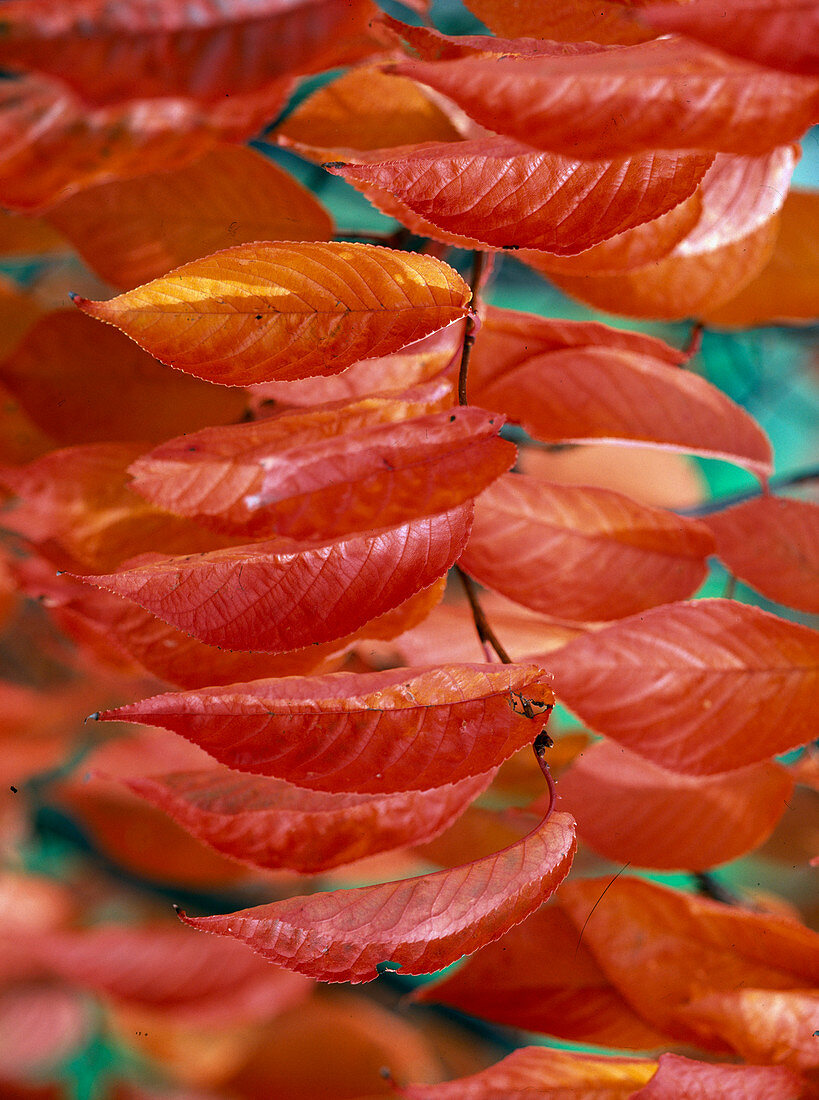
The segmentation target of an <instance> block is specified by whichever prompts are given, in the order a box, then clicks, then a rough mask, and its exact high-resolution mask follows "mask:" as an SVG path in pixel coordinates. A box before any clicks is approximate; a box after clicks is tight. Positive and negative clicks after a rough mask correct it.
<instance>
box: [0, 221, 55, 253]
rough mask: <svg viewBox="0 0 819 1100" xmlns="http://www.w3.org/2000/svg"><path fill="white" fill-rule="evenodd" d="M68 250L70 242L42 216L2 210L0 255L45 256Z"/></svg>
mask: <svg viewBox="0 0 819 1100" xmlns="http://www.w3.org/2000/svg"><path fill="white" fill-rule="evenodd" d="M67 251H68V242H67V241H66V240H64V239H63V237H62V235H61V234H60V233H58V232H57V231H56V230H54V229H52V228H51V226H50V225H49V224H48V222H46V221H43V220H42V219H40V218H27V217H25V216H23V215H22V214H14V213H12V212H11V211H9V210H2V211H0V255H2V256H43V255H48V254H49V253H51V254H59V253H63V252H67Z"/></svg>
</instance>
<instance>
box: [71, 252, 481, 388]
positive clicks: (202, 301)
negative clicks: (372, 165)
mask: <svg viewBox="0 0 819 1100" xmlns="http://www.w3.org/2000/svg"><path fill="white" fill-rule="evenodd" d="M469 298H470V292H469V287H468V286H467V285H466V283H464V281H463V279H461V277H460V276H459V275H458V274H457V273H456V272H455V271H453V269H452V268H450V267H448V266H447V265H446V264H444V263H441V262H440V261H439V260H435V259H432V258H431V257H428V256H421V255H418V254H416V253H409V252H395V251H393V250H391V249H387V248H379V247H376V246H374V245H364V244H344V243H328V244H300V245H299V244H297V245H287V244H278V243H275V244H255V245H238V246H237V247H236V248H229V249H226V250H224V251H222V252H217V253H216V254H215V255H213V256H207V257H205V258H204V259H202V260H195V261H193V262H192V263H189V264H184V265H183V266H182V267H180V268H177V269H176V271H173V272H171V273H170V274H169V275H167V276H165V277H164V278H161V279H155V280H154V281H153V282H151V283H148V284H146V285H145V286H143V287H138V288H137V289H136V290H132V291H128V292H126V293H125V294H121V295H120V296H119V297H118V298H114V299H112V300H111V301H110V302H90V301H87V300H86V299H77V300H76V301H77V305H79V307H80V308H81V309H83V310H84V311H85V312H86V313H88V314H89V315H90V316H92V317H96V318H97V319H98V320H102V321H107V322H108V323H109V324H112V325H116V327H117V328H119V329H121V330H122V331H123V332H124V333H126V335H128V336H130V337H131V339H132V340H135V341H136V342H137V343H138V344H140V345H141V346H142V347H144V348H146V349H147V350H148V351H150V353H151V354H152V355H155V356H156V357H157V358H158V359H160V360H161V361H162V362H164V363H168V364H169V365H171V366H174V367H177V368H178V369H180V370H183V371H186V372H187V373H189V374H194V375H196V376H197V377H199V378H206V379H208V380H209V381H212V382H219V383H221V384H222V385H226V386H231V385H232V386H242V385H250V384H252V383H254V382H264V381H267V380H270V379H274V378H278V379H283V380H287V379H294V378H306V377H308V376H310V375H313V374H337V373H338V372H339V371H342V370H344V369H345V367H349V366H351V365H352V364H353V363H355V362H357V361H358V360H360V359H366V358H375V357H377V356H380V355H388V354H390V353H391V352H395V351H398V350H399V349H401V348H402V347H404V346H405V345H406V344H410V343H412V342H413V341H415V340H420V339H421V338H422V337H424V336H427V335H429V334H430V333H432V332H435V331H436V330H438V329H441V328H445V327H446V326H447V325H449V324H451V323H452V322H453V321H457V320H458V319H459V318H461V317H463V316H465V314H466V307H467V303H468V302H469Z"/></svg>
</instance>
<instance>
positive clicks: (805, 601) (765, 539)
mask: <svg viewBox="0 0 819 1100" xmlns="http://www.w3.org/2000/svg"><path fill="white" fill-rule="evenodd" d="M703 522H704V523H705V524H706V525H707V526H708V527H710V528H711V530H712V531H713V532H714V535H715V537H716V540H717V555H718V557H719V558H720V559H721V560H722V561H723V562H724V563H725V565H726V566H727V567H728V569H729V570H730V571H731V572H732V573H733V574H734V575H735V576H737V577H739V578H740V579H741V580H743V581H745V582H746V583H747V584H750V585H751V587H752V588H756V589H757V591H758V592H761V593H762V595H763V596H767V597H768V599H771V600H776V601H777V603H782V604H785V605H787V606H789V607H797V608H799V609H800V610H802V611H808V612H813V613H814V614H816V613H819V554H818V553H817V545H818V544H819V507H817V505H815V504H811V502H810V501H803V500H791V499H790V498H789V497H777V496H768V495H766V496H761V497H757V498H756V499H754V500H749V501H746V502H745V503H744V504H737V505H735V506H734V507H733V508H726V509H725V510H724V511H722V512H714V513H713V514H711V515H708V516H705V517H704V519H703Z"/></svg>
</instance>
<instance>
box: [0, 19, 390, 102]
mask: <svg viewBox="0 0 819 1100" xmlns="http://www.w3.org/2000/svg"><path fill="white" fill-rule="evenodd" d="M371 15H372V8H371V7H370V5H369V3H368V0H302V2H298V0H296V2H293V0H290V2H287V0H284V2H283V0H232V2H231V4H230V6H229V7H225V5H223V4H220V3H218V2H215V0H196V2H195V3H194V4H193V5H191V4H186V3H184V0H159V2H154V3H152V4H150V5H149V6H147V5H145V4H140V3H138V2H137V0H124V2H121V3H119V4H117V5H116V6H114V7H112V6H111V5H109V4H106V3H105V2H104V0H77V2H75V3H74V4H72V5H71V6H65V7H60V8H55V7H53V6H52V5H50V4H48V3H47V2H45V0H34V3H31V2H30V0H22V2H20V0H11V2H10V3H7V4H5V5H4V9H3V24H2V28H3V31H4V34H3V36H2V48H0V61H2V63H3V64H4V65H5V66H6V67H9V68H16V67H22V68H33V69H37V70H39V71H41V72H47V73H50V74H51V75H53V76H57V77H59V78H60V79H62V80H65V81H66V82H68V83H69V84H70V85H71V86H72V87H73V88H74V89H75V90H76V91H77V92H78V93H79V94H80V95H81V96H82V97H83V99H85V100H86V102H88V103H92V104H97V105H104V104H108V103H116V102H121V101H124V100H129V99H135V98H137V97H139V96H144V97H155V96H174V95H187V96H192V97H196V98H197V99H200V100H202V101H203V102H208V101H212V100H217V99H219V98H220V97H222V96H225V95H226V94H241V93H243V92H251V91H255V90H256V89H258V88H259V87H261V86H263V85H265V84H267V83H268V82H269V81H270V80H272V79H273V78H275V77H280V76H283V75H285V74H287V73H291V72H308V71H311V70H314V69H322V68H324V67H325V66H332V65H333V64H338V63H339V61H343V60H344V59H345V52H346V51H347V50H348V49H349V48H350V47H351V46H353V45H354V44H355V45H357V44H358V43H357V42H356V40H357V39H359V38H363V32H364V29H365V27H366V23H367V20H368V19H369V18H370V17H371Z"/></svg>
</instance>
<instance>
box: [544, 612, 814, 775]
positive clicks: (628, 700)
mask: <svg viewBox="0 0 819 1100" xmlns="http://www.w3.org/2000/svg"><path fill="white" fill-rule="evenodd" d="M817 658H819V634H817V632H816V631H813V630H810V629H809V628H808V627H806V626H801V625H800V624H798V623H791V622H787V621H786V620H784V619H778V618H777V617H776V616H775V615H769V614H768V613H767V612H765V611H760V610H759V609H758V608H756V607H749V606H746V605H745V604H740V603H734V602H733V601H731V600H696V601H694V602H693V603H677V604H670V605H668V606H665V607H656V608H652V609H651V610H649V611H646V612H643V613H642V614H641V615H635V616H633V617H631V618H629V619H622V620H621V621H620V622H618V623H615V624H613V625H611V626H607V627H605V628H604V629H603V630H600V631H597V632H595V633H592V634H586V635H583V636H582V637H580V638H576V639H575V640H574V641H571V642H569V643H568V645H566V646H564V647H563V649H560V650H557V651H556V652H555V653H552V654H551V655H550V656H549V660H548V668H549V671H550V672H551V673H552V674H553V675H554V678H555V690H556V692H557V695H558V698H559V699H560V701H561V702H563V703H565V704H566V705H567V706H568V707H570V708H571V709H572V710H573V711H575V713H577V714H578V715H579V716H580V717H581V718H582V719H583V721H584V722H586V723H588V725H590V726H591V727H592V728H593V729H596V730H597V731H598V732H600V733H604V734H606V736H608V737H611V738H612V739H613V740H615V741H617V742H618V743H619V744H622V745H624V746H625V747H626V748H628V749H631V750H632V751H633V752H636V753H638V754H639V755H640V756H645V757H647V758H648V759H649V760H651V761H653V762H654V763H656V764H659V765H660V766H661V767H664V768H668V769H669V770H670V771H674V772H682V773H683V774H686V775H711V774H714V773H719V772H727V771H732V770H733V769H736V768H741V767H743V766H744V765H746V764H753V763H756V762H757V761H760V760H766V759H768V758H769V757H771V756H774V755H776V754H777V753H781V752H786V751H788V750H789V749H792V748H795V747H796V746H798V745H802V744H804V743H805V742H807V741H810V740H811V739H812V737H813V720H814V718H813V711H814V700H815V697H816V686H817V674H818V673H817ZM738 699H741V705H738Z"/></svg>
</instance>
